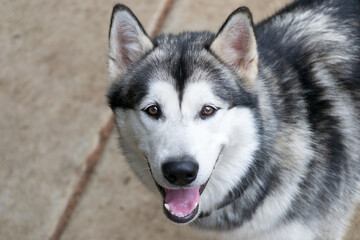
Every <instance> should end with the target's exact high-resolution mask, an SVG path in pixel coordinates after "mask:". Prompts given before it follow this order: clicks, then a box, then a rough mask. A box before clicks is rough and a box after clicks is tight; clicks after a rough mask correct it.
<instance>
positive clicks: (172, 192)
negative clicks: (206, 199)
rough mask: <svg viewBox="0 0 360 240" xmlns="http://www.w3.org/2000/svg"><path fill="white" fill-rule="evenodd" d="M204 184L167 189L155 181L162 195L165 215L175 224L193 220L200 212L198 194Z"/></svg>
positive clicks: (202, 189)
mask: <svg viewBox="0 0 360 240" xmlns="http://www.w3.org/2000/svg"><path fill="white" fill-rule="evenodd" d="M155 183H156V182H155ZM206 184H207V182H206V183H205V184H203V185H201V186H197V187H193V188H178V189H167V188H164V187H162V186H160V185H159V184H158V183H156V186H157V188H158V189H159V191H160V193H161V195H162V197H163V210H164V214H165V216H166V217H167V218H168V219H170V220H171V221H173V222H174V223H177V224H188V223H190V222H192V221H193V220H195V219H196V218H197V217H198V216H199V214H200V196H201V194H202V192H203V191H204V189H205V187H206Z"/></svg>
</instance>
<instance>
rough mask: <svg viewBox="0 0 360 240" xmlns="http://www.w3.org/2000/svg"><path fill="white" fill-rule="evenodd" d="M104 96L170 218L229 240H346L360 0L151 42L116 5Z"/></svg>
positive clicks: (357, 138)
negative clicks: (107, 86) (214, 30)
mask: <svg viewBox="0 0 360 240" xmlns="http://www.w3.org/2000/svg"><path fill="white" fill-rule="evenodd" d="M109 46H110V50H109V63H108V64H109V67H108V68H109V76H110V79H111V83H110V86H109V89H108V94H107V97H108V102H109V105H110V107H111V109H112V110H113V112H114V115H115V121H116V126H117V129H118V132H119V135H120V142H121V146H122V148H123V150H124V154H125V156H126V158H127V160H128V162H129V164H130V165H131V167H132V168H133V169H134V171H135V173H136V174H137V175H138V176H139V178H140V179H141V180H142V181H143V182H144V184H145V185H146V186H147V187H148V188H150V189H151V190H153V191H156V192H159V193H161V194H160V195H161V196H162V201H163V203H164V204H163V211H164V213H165V215H166V216H167V217H168V218H169V219H170V220H171V221H173V222H175V223H179V224H189V223H190V225H191V226H193V227H196V228H200V229H202V230H208V231H217V232H221V234H220V235H223V236H224V237H225V239H276V240H278V239H284V240H285V239H286V240H289V239H299V240H306V239H342V238H343V236H344V233H345V232H346V228H347V225H348V223H349V219H350V218H351V216H352V212H353V210H354V208H355V204H356V201H357V200H358V199H359V198H358V189H359V177H360V165H359V164H360V1H359V0H346V1H345V0H318V1H315V0H304V1H297V2H295V3H293V4H291V5H289V6H287V7H286V8H285V9H283V10H281V11H280V12H278V13H277V14H276V15H274V16H273V17H271V18H269V19H267V20H265V21H263V22H261V23H260V24H258V25H256V26H255V27H254V25H253V20H252V15H251V12H250V11H249V9H248V8H246V7H240V8H238V9H236V10H235V11H234V12H233V13H232V14H231V15H230V16H229V17H228V19H227V20H226V21H225V23H224V24H223V26H222V27H221V28H220V30H219V32H218V33H217V34H213V33H210V32H184V33H181V34H178V35H173V34H161V35H159V36H157V37H155V38H150V37H149V36H148V35H147V34H146V32H145V30H144V28H143V27H142V25H141V24H140V22H139V21H138V19H137V18H136V17H135V15H134V14H133V13H132V11H131V10H130V9H129V8H127V7H126V6H124V5H121V4H118V5H116V6H115V7H114V9H113V13H112V17H111V25H110V32H109Z"/></svg>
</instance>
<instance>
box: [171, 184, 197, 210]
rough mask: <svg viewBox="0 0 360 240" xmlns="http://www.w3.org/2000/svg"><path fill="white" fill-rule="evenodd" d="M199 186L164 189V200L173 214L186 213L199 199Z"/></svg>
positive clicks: (192, 208)
mask: <svg viewBox="0 0 360 240" xmlns="http://www.w3.org/2000/svg"><path fill="white" fill-rule="evenodd" d="M199 189H200V186H198V187H194V188H191V189H166V188H165V202H166V203H167V204H168V205H169V208H170V211H171V212H172V213H175V214H181V215H188V214H190V213H191V212H192V211H193V210H194V209H195V206H196V204H197V203H199V201H200V195H199Z"/></svg>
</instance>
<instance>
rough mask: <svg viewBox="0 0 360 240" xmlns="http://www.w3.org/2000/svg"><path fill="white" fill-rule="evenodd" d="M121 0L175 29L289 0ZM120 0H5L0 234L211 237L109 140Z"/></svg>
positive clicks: (355, 230) (0, 42)
mask: <svg viewBox="0 0 360 240" xmlns="http://www.w3.org/2000/svg"><path fill="white" fill-rule="evenodd" d="M122 2H123V3H125V4H126V5H128V6H129V7H130V8H131V9H132V10H133V11H134V12H135V14H136V15H137V16H138V17H139V19H140V21H141V22H142V23H143V24H144V27H145V28H146V29H147V30H148V32H149V33H151V32H153V31H155V29H156V26H157V25H156V24H157V23H163V24H162V25H161V26H162V31H166V32H174V33H176V32H180V31H183V30H204V29H207V30H211V31H216V30H217V29H218V28H219V27H220V25H221V24H222V23H223V21H224V20H225V19H226V17H227V15H228V14H230V13H231V11H232V10H234V9H235V8H237V7H239V6H241V5H246V6H248V7H249V8H250V9H251V10H252V12H253V15H254V19H255V22H257V21H259V20H261V19H263V18H265V17H266V16H269V15H271V14H272V13H274V12H275V11H276V10H277V9H279V8H281V7H282V6H284V5H285V4H286V3H288V2H291V0H273V1H266V0H251V1H250V0H226V1H217V0H197V1H189V0H188V1H186V0H177V1H172V0H151V1H141V0H122ZM113 4H114V1H113V0H111V1H110V0H87V1H82V2H80V1H70V0H63V1H46V0H32V1H25V0H18V1H11V0H4V1H2V7H1V8H0V46H1V53H0V54H1V57H0V66H1V70H0V109H1V111H0V133H1V138H0V239H1V240H12V239H14V240H15V239H23V240H27V239H29V240H30V239H60V238H61V239H64V240H65V239H69V240H70V239H80V240H81V239H130V240H131V239H174V240H176V239H198V240H200V239H212V238H211V236H210V237H209V236H207V237H203V236H200V235H199V234H198V233H197V232H193V231H192V230H191V229H189V228H186V227H177V226H175V225H173V224H171V223H169V221H167V220H166V219H165V217H164V216H163V214H162V210H161V202H160V201H159V200H158V199H157V198H156V197H155V196H153V195H152V194H151V193H150V192H148V191H147V189H145V188H144V186H142V185H141V183H140V182H139V181H138V180H137V179H136V177H135V176H134V174H133V173H132V172H131V170H130V169H129V167H128V166H127V165H126V164H125V162H124V159H123V156H122V154H121V150H120V149H119V148H118V147H117V139H116V135H115V134H114V133H111V134H110V139H109V141H106V140H107V134H106V133H107V132H106V131H105V132H104V131H103V130H104V128H105V130H107V131H108V130H109V129H111V119H110V118H111V114H110V111H109V109H108V107H107V105H106V101H105V97H104V95H105V91H106V85H107V83H108V78H107V71H106V60H107V59H106V58H107V32H108V25H109V19H110V14H111V8H112V6H113ZM166 7H169V8H166ZM164 9H165V10H164ZM167 9H169V12H167V11H166V10H167ZM165 13H168V14H165ZM109 119H110V123H109ZM357 216H358V218H356V219H355V220H354V221H353V226H352V227H351V229H350V230H349V234H348V236H347V238H346V239H348V240H355V239H360V230H359V228H360V210H358V214H357Z"/></svg>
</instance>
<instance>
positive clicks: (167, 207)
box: [164, 203, 170, 211]
mask: <svg viewBox="0 0 360 240" xmlns="http://www.w3.org/2000/svg"><path fill="white" fill-rule="evenodd" d="M164 207H165V208H166V209H167V210H169V211H170V207H169V204H167V203H165V204H164Z"/></svg>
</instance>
